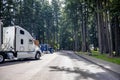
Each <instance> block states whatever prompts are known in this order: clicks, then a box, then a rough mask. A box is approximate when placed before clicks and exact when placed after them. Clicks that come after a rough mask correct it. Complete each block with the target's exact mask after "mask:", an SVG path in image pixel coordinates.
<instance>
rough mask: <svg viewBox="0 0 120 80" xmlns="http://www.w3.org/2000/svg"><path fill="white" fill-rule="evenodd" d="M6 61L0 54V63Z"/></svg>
mask: <svg viewBox="0 0 120 80" xmlns="http://www.w3.org/2000/svg"><path fill="white" fill-rule="evenodd" d="M4 60H5V58H4V56H3V55H1V54H0V63H3V62H4Z"/></svg>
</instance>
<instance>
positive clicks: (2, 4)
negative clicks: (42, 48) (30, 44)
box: [0, 0, 120, 56]
mask: <svg viewBox="0 0 120 80" xmlns="http://www.w3.org/2000/svg"><path fill="white" fill-rule="evenodd" d="M0 18H1V19H2V21H3V23H4V26H11V25H19V26H21V27H23V28H25V29H27V30H28V31H29V32H30V33H31V34H32V35H33V36H34V37H35V38H37V39H38V40H39V41H40V42H41V43H48V44H50V45H51V46H53V47H54V48H55V49H59V48H60V49H69V50H76V51H80V50H81V51H84V52H86V51H89V52H90V47H91V45H93V46H94V49H95V50H97V49H99V51H100V53H109V54H110V55H111V56H113V55H116V56H119V55H120V0H52V2H51V3H49V1H47V0H1V1H0Z"/></svg>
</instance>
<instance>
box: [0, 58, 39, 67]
mask: <svg viewBox="0 0 120 80" xmlns="http://www.w3.org/2000/svg"><path fill="white" fill-rule="evenodd" d="M31 61H38V60H35V59H22V60H11V61H10V60H8V61H5V62H4V63H2V64H0V67H2V66H9V65H15V64H22V63H29V62H31Z"/></svg>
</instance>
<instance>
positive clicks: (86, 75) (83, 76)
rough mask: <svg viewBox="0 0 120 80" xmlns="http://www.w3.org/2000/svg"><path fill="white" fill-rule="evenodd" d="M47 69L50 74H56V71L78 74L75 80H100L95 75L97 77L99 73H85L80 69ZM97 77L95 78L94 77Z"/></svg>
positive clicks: (53, 67) (51, 67) (57, 67)
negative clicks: (90, 79)
mask: <svg viewBox="0 0 120 80" xmlns="http://www.w3.org/2000/svg"><path fill="white" fill-rule="evenodd" d="M49 68H50V69H51V70H50V71H51V72H54V71H55V72H56V71H65V72H67V73H76V74H79V76H78V77H76V79H75V80H80V79H88V78H92V79H97V78H98V79H100V77H99V76H97V75H99V73H97V74H94V73H90V72H89V71H87V70H86V71H85V70H82V69H80V68H78V67H74V68H73V69H71V68H66V67H64V66H63V67H59V66H49ZM100 74H102V73H100ZM96 76H97V77H96Z"/></svg>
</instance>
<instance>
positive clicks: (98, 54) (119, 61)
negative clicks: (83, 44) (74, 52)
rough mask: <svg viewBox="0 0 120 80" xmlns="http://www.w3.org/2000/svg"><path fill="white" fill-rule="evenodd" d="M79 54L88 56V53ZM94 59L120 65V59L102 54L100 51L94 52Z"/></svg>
mask: <svg viewBox="0 0 120 80" xmlns="http://www.w3.org/2000/svg"><path fill="white" fill-rule="evenodd" d="M79 54H86V55H87V54H88V53H87V52H79ZM92 57H95V58H98V59H102V60H105V61H108V62H112V63H115V64H119V65H120V57H110V56H109V55H108V54H100V53H99V52H98V51H92Z"/></svg>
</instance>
